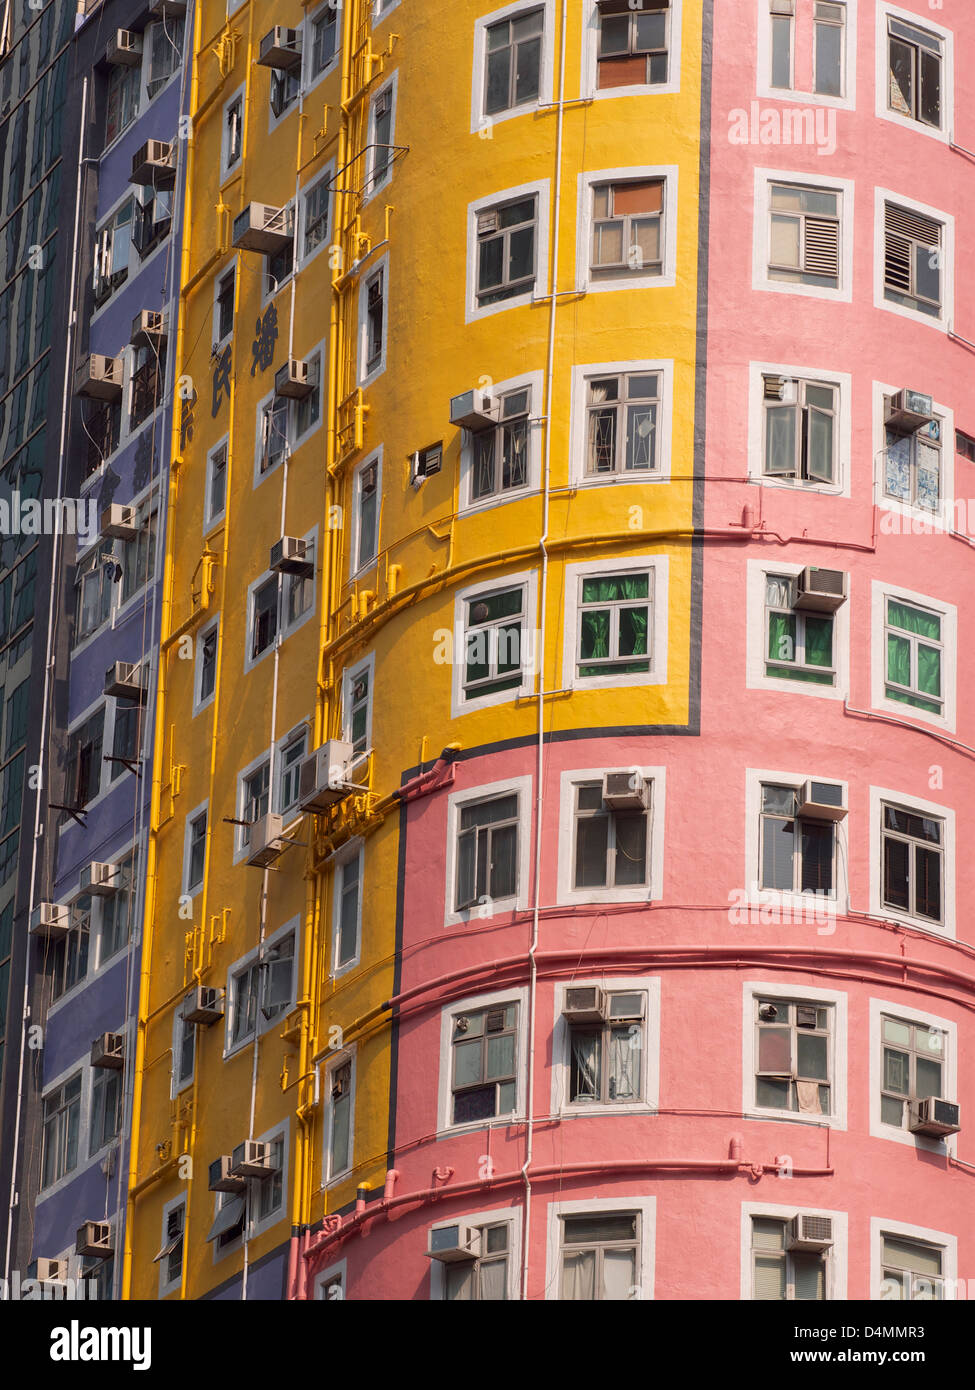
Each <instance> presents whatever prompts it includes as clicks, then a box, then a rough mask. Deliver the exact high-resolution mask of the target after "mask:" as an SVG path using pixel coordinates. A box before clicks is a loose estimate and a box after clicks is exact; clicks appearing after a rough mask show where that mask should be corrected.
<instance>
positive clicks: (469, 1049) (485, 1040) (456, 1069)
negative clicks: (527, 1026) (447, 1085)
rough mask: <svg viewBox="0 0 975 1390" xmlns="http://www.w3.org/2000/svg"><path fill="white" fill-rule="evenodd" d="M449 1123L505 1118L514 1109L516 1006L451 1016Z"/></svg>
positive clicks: (516, 1057) (515, 1092)
mask: <svg viewBox="0 0 975 1390" xmlns="http://www.w3.org/2000/svg"><path fill="white" fill-rule="evenodd" d="M452 1035H453V1036H452V1041H451V1073H450V1074H451V1095H452V1107H451V1123H452V1124H455V1125H460V1124H469V1123H471V1122H472V1121H476V1120H489V1119H493V1118H494V1117H495V1116H497V1115H510V1114H512V1113H513V1112H514V1110H515V1107H516V1104H517V1080H516V1078H517V1075H518V1072H517V1067H518V1056H517V1054H518V1004H516V1003H512V1004H500V1005H497V1006H495V1007H491V1008H487V1009H478V1010H474V1011H471V1012H470V1013H462V1014H455V1015H454V1016H453V1019H452Z"/></svg>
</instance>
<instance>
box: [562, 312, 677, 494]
mask: <svg viewBox="0 0 975 1390" xmlns="http://www.w3.org/2000/svg"><path fill="white" fill-rule="evenodd" d="M590 288H595V286H590ZM640 372H660V373H661V377H662V380H661V384H660V408H659V410H658V412H657V440H656V445H657V467H656V468H655V469H654V470H653V471H652V472H651V471H649V470H633V471H632V472H629V473H625V472H620V473H598V474H588V473H587V472H586V454H587V452H588V436H587V431H586V412H587V408H588V404H589V402H588V400H587V394H588V393H587V385H586V384H587V382H588V381H589V380H590V378H591V377H597V376H598V377H602V376H621V375H623V374H626V375H627V376H633V375H636V374H637V373H640ZM673 420H674V360H673V358H671V357H665V358H657V359H655V360H654V359H651V358H642V359H638V360H635V361H629V362H626V361H621V362H588V363H584V364H577V365H574V366H573V368H572V400H571V404H570V408H569V482H570V484H572V485H573V486H574V487H622V486H627V485H631V484H633V483H641V484H644V485H646V484H649V483H669V482H670V470H671V444H672V439H673Z"/></svg>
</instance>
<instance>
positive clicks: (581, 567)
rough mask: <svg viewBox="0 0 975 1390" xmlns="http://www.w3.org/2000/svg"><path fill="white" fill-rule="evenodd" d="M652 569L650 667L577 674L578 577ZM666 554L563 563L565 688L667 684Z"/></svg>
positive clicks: (608, 688) (609, 687) (667, 559)
mask: <svg viewBox="0 0 975 1390" xmlns="http://www.w3.org/2000/svg"><path fill="white" fill-rule="evenodd" d="M643 570H652V571H653V587H652V593H653V597H652V598H651V599H650V600H649V603H650V607H651V610H652V611H651V615H650V616H651V620H652V622H651V628H650V634H649V635H650V652H651V658H650V670H649V671H647V672H645V673H644V672H643V671H638V672H636V673H634V674H631V675H607V676H577V675H576V647H577V643H578V637H579V627H580V622H579V605H578V594H579V580H580V579H581V578H582V577H586V578H588V577H591V576H598V575H606V574H629V573H630V572H631V571H637V572H640V571H643ZM669 573H670V561H669V557H668V556H667V555H639V556H633V555H630V556H627V557H625V558H623V557H621V558H619V559H608V560H590V561H587V562H585V563H583V564H578V565H566V567H565V637H564V639H563V645H562V685H563V686H564V687H565V689H566V690H616V689H623V688H625V687H628V686H636V685H666V684H667V658H668V652H667V631H668V618H669V598H668V579H669Z"/></svg>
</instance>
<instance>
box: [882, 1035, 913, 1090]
mask: <svg viewBox="0 0 975 1390" xmlns="http://www.w3.org/2000/svg"><path fill="white" fill-rule="evenodd" d="M910 1075H911V1068H910V1058H909V1057H908V1055H907V1053H906V1052H895V1051H894V1050H893V1049H892V1048H889V1047H885V1048H884V1090H885V1091H896V1092H897V1093H898V1094H899V1095H902V1096H906V1095H907V1094H908V1092H909V1091H910Z"/></svg>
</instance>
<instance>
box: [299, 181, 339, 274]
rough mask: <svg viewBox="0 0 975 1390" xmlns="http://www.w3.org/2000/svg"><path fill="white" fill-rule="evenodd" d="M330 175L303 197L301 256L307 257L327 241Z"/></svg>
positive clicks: (313, 185)
mask: <svg viewBox="0 0 975 1390" xmlns="http://www.w3.org/2000/svg"><path fill="white" fill-rule="evenodd" d="M331 192H332V189H331V175H330V174H326V175H325V177H324V178H321V179H319V180H318V182H317V183H315V184H312V186H311V188H309V189H308V190H307V192H306V193H305V195H304V203H303V206H304V216H305V222H304V235H303V239H302V255H303V256H305V257H308V256H310V255H311V253H312V252H313V251H314V250H315V249H316V248H317V247H319V246H321V245H322V244H323V242H325V241H327V240H328V214H329V207H330V204H331V197H330V195H331Z"/></svg>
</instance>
